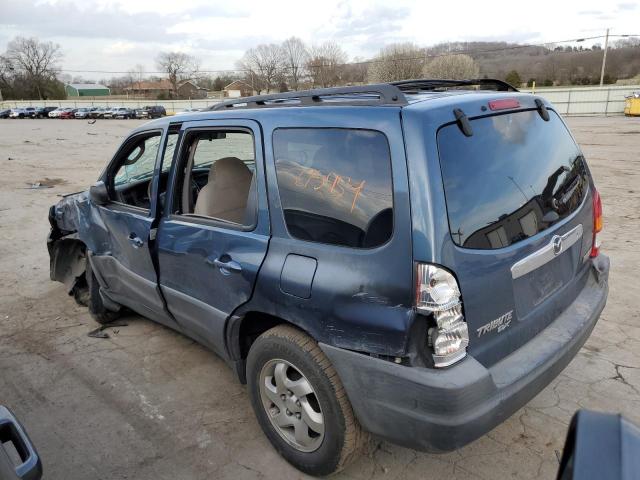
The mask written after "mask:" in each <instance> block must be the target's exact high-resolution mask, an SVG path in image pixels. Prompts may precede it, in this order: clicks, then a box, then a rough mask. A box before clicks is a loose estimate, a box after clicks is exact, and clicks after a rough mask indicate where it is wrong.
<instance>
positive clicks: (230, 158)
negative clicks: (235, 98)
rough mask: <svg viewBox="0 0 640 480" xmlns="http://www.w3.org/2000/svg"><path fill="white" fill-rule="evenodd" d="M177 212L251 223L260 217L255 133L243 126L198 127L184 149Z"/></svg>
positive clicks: (175, 207)
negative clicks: (223, 127) (227, 127)
mask: <svg viewBox="0 0 640 480" xmlns="http://www.w3.org/2000/svg"><path fill="white" fill-rule="evenodd" d="M181 162H183V163H182V165H184V168H181V169H180V171H181V172H182V175H181V178H179V179H178V185H179V189H180V192H179V194H178V195H176V205H175V206H174V213H178V214H182V215H192V216H197V217H206V218H211V219H214V220H218V221H222V222H225V223H231V224H237V225H242V226H251V225H254V224H255V221H256V217H257V187H256V178H255V169H256V167H255V163H256V162H255V150H254V139H253V135H252V134H251V133H250V132H249V131H243V130H223V129H215V130H205V129H203V130H195V131H192V132H188V133H187V134H186V137H185V140H184V142H183V147H182V149H181Z"/></svg>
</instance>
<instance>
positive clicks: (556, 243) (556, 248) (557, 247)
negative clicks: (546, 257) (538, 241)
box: [551, 235, 562, 255]
mask: <svg viewBox="0 0 640 480" xmlns="http://www.w3.org/2000/svg"><path fill="white" fill-rule="evenodd" d="M551 243H552V244H553V254H554V255H558V254H559V253H560V252H561V251H562V237H559V236H557V235H556V236H555V237H553V238H552V239H551Z"/></svg>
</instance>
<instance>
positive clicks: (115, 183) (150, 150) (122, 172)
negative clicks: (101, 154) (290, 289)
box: [109, 133, 162, 209]
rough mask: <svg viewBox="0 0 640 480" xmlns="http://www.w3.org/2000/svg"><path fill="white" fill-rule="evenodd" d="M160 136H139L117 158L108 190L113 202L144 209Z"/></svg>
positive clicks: (147, 206) (147, 204)
mask: <svg viewBox="0 0 640 480" xmlns="http://www.w3.org/2000/svg"><path fill="white" fill-rule="evenodd" d="M161 138H162V137H161V134H160V133H154V134H152V135H150V136H146V137H141V138H140V139H139V140H138V141H135V142H134V143H132V144H130V145H129V146H128V147H127V149H126V150H125V151H124V152H123V153H122V154H121V155H120V157H119V158H118V163H117V166H116V168H115V174H113V177H110V179H111V180H110V182H111V183H110V185H109V191H110V196H111V198H112V199H113V200H115V201H117V202H120V203H125V204H127V205H131V206H135V207H140V208H144V209H148V208H149V205H150V198H149V197H150V193H151V183H152V180H153V170H154V168H155V163H156V156H157V155H158V148H159V147H160V139H161Z"/></svg>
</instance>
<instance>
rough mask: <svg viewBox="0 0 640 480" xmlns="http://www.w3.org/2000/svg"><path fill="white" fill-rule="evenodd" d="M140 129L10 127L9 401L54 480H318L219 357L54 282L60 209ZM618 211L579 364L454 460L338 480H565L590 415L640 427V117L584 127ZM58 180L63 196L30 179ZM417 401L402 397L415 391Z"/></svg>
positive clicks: (611, 210) (611, 215)
mask: <svg viewBox="0 0 640 480" xmlns="http://www.w3.org/2000/svg"><path fill="white" fill-rule="evenodd" d="M138 124H139V122H137V121H116V120H113V121H98V122H97V123H96V124H94V125H89V124H88V123H87V122H86V121H80V120H64V121H62V120H0V171H1V172H2V173H1V175H0V404H6V405H8V406H9V407H10V408H12V409H13V410H14V411H15V412H16V413H17V414H18V416H19V417H20V418H21V419H22V420H23V422H24V424H25V425H26V427H27V428H28V430H29V432H30V434H31V437H32V439H33V440H34V441H35V443H36V444H37V445H38V448H39V450H40V453H41V456H42V458H43V462H44V468H45V478H48V479H65V480H73V479H82V480H85V479H121V478H135V479H138V480H143V479H154V480H155V479H205V478H228V479H245V478H246V479H253V478H276V477H277V478H302V477H303V476H302V475H301V474H299V473H298V472H297V471H296V470H294V469H293V468H292V467H290V466H289V465H288V464H287V463H285V462H284V461H283V460H282V459H281V458H280V457H279V456H278V455H277V454H276V453H275V452H274V450H273V449H272V448H271V446H270V444H269V443H268V442H267V440H266V438H265V437H264V436H263V434H262V432H261V431H260V429H259V427H258V424H257V423H256V421H255V420H254V416H253V412H252V411H251V407H250V404H249V399H248V397H247V393H246V390H245V387H244V386H242V385H239V384H237V383H236V382H235V381H234V379H233V376H232V374H231V371H230V370H229V369H228V368H227V367H226V366H225V365H224V364H223V363H222V361H221V360H219V359H218V358H217V357H216V356H215V355H213V354H211V353H209V352H208V351H207V350H205V349H204V348H202V347H200V346H199V345H197V344H195V343H194V342H192V341H190V340H188V339H186V338H184V337H182V336H180V335H179V334H176V333H174V332H172V331H170V330H168V329H166V328H163V327H160V326H158V325H156V324H154V323H152V322H150V321H148V320H146V319H144V318H141V317H129V318H127V321H128V322H129V324H128V326H123V327H118V328H110V329H108V332H109V334H110V338H109V339H95V338H89V337H87V333H88V332H89V331H90V330H92V329H94V328H95V327H96V324H94V323H93V321H92V320H91V318H90V317H89V314H88V313H87V310H86V309H85V308H82V307H79V306H77V305H76V303H75V302H74V300H73V299H72V298H71V297H68V296H67V295H66V294H65V290H64V287H63V286H62V285H61V284H58V283H53V282H51V281H49V260H48V255H47V251H46V247H45V238H46V235H47V232H48V230H49V226H48V223H47V209H48V207H49V206H50V205H51V204H53V203H55V202H56V201H57V200H58V195H59V194H62V193H68V192H74V191H78V190H81V189H84V188H86V187H87V186H88V185H89V184H90V183H92V182H93V181H94V180H95V178H96V177H97V176H98V173H99V171H100V170H101V168H102V167H103V165H104V164H105V162H107V161H108V160H109V159H110V157H111V155H112V153H113V152H114V151H115V148H116V146H117V145H118V143H119V142H120V140H121V139H122V137H123V136H124V135H125V134H126V133H127V132H128V131H129V130H130V129H131V128H133V127H134V126H135V125H138ZM569 124H570V126H571V128H572V129H573V132H574V133H575V135H576V137H577V140H578V142H579V143H580V144H581V145H582V147H583V149H584V152H585V155H586V157H587V159H588V161H589V163H590V166H591V168H592V171H593V173H594V175H595V179H596V182H597V185H598V188H599V189H600V192H601V194H602V199H603V203H604V218H605V227H604V233H603V242H604V247H603V248H604V251H605V252H606V253H607V254H608V255H610V256H611V262H612V271H611V279H610V283H611V292H610V296H609V303H608V305H607V307H606V309H605V311H604V313H603V316H602V318H601V320H600V322H599V323H598V325H597V327H596V329H595V331H594V332H593V334H592V336H591V338H590V340H589V341H588V343H587V344H586V346H585V347H584V348H583V349H582V351H581V352H580V353H579V354H578V356H577V357H576V358H575V360H574V361H573V362H572V363H571V364H570V365H569V366H568V367H567V369H566V370H565V371H564V372H563V373H562V374H561V375H560V376H559V377H558V378H557V379H556V380H555V381H554V382H552V384H551V385H550V386H549V387H547V388H546V389H545V390H544V391H543V392H541V393H540V394H539V395H538V396H537V397H536V398H535V399H534V400H533V401H531V402H530V403H529V404H528V405H527V406H526V407H524V408H523V409H522V410H520V411H519V412H517V413H516V414H515V415H514V416H513V417H511V418H510V419H509V420H508V421H507V422H505V423H504V424H503V425H501V426H499V427H498V428H496V429H495V430H494V431H492V432H491V433H489V434H488V435H486V436H485V437H483V438H481V439H480V440H478V441H476V442H474V443H473V444H471V445H469V446H467V447H465V448H463V449H462V450H460V451H458V452H455V453H451V454H447V455H427V454H423V453H418V452H414V451H411V450H407V449H404V448H400V447H396V446H394V445H390V444H387V443H384V442H382V443H381V442H374V443H372V446H371V451H370V452H369V454H368V455H367V456H364V457H363V458H361V459H360V460H359V461H358V462H357V463H355V464H354V465H352V466H351V467H349V468H348V469H347V470H346V471H344V472H343V473H342V474H340V475H339V476H337V477H335V478H345V479H347V478H348V479H377V478H385V479H386V478H388V479H396V478H397V479H400V478H430V479H440V478H443V479H445V478H446V479H453V478H464V479H467V478H474V479H475V478H481V479H498V478H500V479H503V478H519V479H525V478H544V479H551V478H554V475H555V472H556V469H557V466H558V460H557V455H558V454H559V452H560V450H561V448H562V444H563V442H564V437H565V432H566V428H567V426H568V423H569V420H570V418H571V416H572V414H573V412H574V411H575V410H576V409H578V408H582V407H584V408H591V409H597V410H603V411H609V412H622V413H623V414H625V415H627V416H628V418H630V419H631V420H632V421H635V422H638V423H640V277H639V275H638V267H639V266H640V119H638V118H624V117H615V118H571V119H569ZM35 182H41V183H46V182H49V183H51V184H53V185H55V186H54V187H53V188H49V189H29V185H31V184H33V183H35ZM399 394H401V392H399Z"/></svg>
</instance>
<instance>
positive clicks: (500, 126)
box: [438, 110, 588, 249]
mask: <svg viewBox="0 0 640 480" xmlns="http://www.w3.org/2000/svg"><path fill="white" fill-rule="evenodd" d="M549 114H550V117H551V118H550V120H549V121H548V122H545V121H544V120H543V119H542V118H541V117H540V115H539V114H538V112H537V111H535V110H533V111H525V112H516V113H510V114H504V115H495V116H491V117H485V118H479V119H475V120H472V121H471V125H472V128H473V135H472V136H471V137H466V136H465V135H464V134H463V133H462V132H461V131H460V129H459V128H458V126H457V125H455V124H453V125H448V126H445V127H443V128H441V129H440V131H439V132H438V149H439V153H440V166H441V170H442V178H443V182H444V190H445V196H446V201H447V212H448V215H449V228H450V230H451V235H452V237H453V241H454V242H455V243H456V244H458V245H460V246H463V247H467V248H480V249H496V248H502V247H506V246H509V245H512V244H514V243H516V242H519V241H521V240H523V239H525V238H528V237H531V236H533V235H535V234H537V233H538V232H541V231H543V230H545V229H546V228H549V227H550V226H552V225H553V224H555V223H557V222H558V221H560V220H562V219H563V218H565V217H567V216H568V215H570V214H571V213H572V212H574V211H575V210H576V209H577V208H578V207H579V206H580V204H581V202H582V200H583V198H584V195H585V192H586V189H587V188H588V177H587V170H586V167H585V163H584V158H583V157H582V154H581V153H580V150H579V149H578V147H577V145H576V144H575V142H574V141H573V139H572V138H571V135H570V134H569V132H568V130H567V129H566V127H565V126H564V124H563V123H562V121H561V120H560V118H559V117H558V116H557V114H556V113H555V112H553V111H549Z"/></svg>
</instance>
